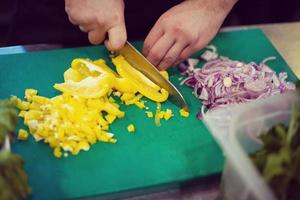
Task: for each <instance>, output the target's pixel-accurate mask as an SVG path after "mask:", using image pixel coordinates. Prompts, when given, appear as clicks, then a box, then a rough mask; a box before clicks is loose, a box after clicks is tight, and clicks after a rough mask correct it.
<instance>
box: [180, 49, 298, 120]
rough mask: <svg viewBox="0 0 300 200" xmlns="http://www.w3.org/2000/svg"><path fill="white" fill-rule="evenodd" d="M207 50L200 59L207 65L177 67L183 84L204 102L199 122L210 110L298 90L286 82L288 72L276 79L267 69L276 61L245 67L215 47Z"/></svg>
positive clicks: (192, 62)
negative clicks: (190, 88) (268, 64)
mask: <svg viewBox="0 0 300 200" xmlns="http://www.w3.org/2000/svg"><path fill="white" fill-rule="evenodd" d="M207 48H208V50H206V51H205V52H204V53H203V54H202V55H201V56H200V59H203V60H205V61H206V63H205V64H204V65H203V67H202V68H196V65H197V64H198V62H199V61H200V59H193V58H189V59H187V60H186V61H184V62H182V63H180V64H179V65H178V69H179V71H180V72H181V73H182V74H183V75H186V76H187V78H185V79H184V80H183V81H182V82H181V84H186V85H187V86H189V87H192V88H193V89H194V92H193V93H194V95H195V96H196V97H197V98H199V99H200V100H202V107H201V111H200V112H199V113H198V115H197V117H198V118H199V119H202V116H203V114H204V113H205V112H206V111H207V110H213V109H216V108H220V107H224V106H226V105H228V104H237V103H243V102H249V101H252V100H255V99H260V98H264V97H267V96H271V95H275V94H280V93H284V92H286V91H289V90H294V89H295V84H294V83H291V82H287V81H286V79H287V73H286V72H281V73H279V74H278V75H277V74H276V72H275V71H273V70H272V69H271V68H270V67H269V66H267V64H266V63H267V61H270V60H273V59H275V57H269V58H266V59H265V60H263V61H262V62H261V63H259V64H257V63H255V62H250V63H245V62H241V61H236V60H231V59H229V58H226V57H222V56H219V55H218V53H217V51H216V48H215V47H214V46H208V47H207Z"/></svg>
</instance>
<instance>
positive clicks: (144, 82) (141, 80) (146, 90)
mask: <svg viewBox="0 0 300 200" xmlns="http://www.w3.org/2000/svg"><path fill="white" fill-rule="evenodd" d="M112 60H113V63H114V64H115V66H116V69H117V71H118V73H119V74H120V75H121V76H122V77H124V78H128V79H130V80H131V81H132V83H133V84H134V85H135V87H136V88H137V89H138V91H139V92H140V93H141V94H142V95H144V96H146V97H147V98H149V99H151V100H153V101H155V102H163V101H166V100H167V99H168V96H169V93H168V92H167V91H166V90H165V89H163V88H160V87H159V86H157V85H156V84H155V83H153V82H152V81H150V80H149V79H148V78H147V77H145V76H144V75H143V74H141V73H140V72H139V71H137V70H135V69H134V68H133V67H131V66H130V64H129V63H128V62H127V61H126V60H125V59H124V57H122V56H117V57H115V58H113V59H112Z"/></svg>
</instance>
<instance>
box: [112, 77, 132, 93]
mask: <svg viewBox="0 0 300 200" xmlns="http://www.w3.org/2000/svg"><path fill="white" fill-rule="evenodd" d="M114 89H116V90H118V91H120V92H126V93H133V94H134V93H136V92H137V88H136V87H135V85H134V84H132V82H131V80H130V79H128V78H122V77H121V78H117V79H116V82H115V85H114Z"/></svg>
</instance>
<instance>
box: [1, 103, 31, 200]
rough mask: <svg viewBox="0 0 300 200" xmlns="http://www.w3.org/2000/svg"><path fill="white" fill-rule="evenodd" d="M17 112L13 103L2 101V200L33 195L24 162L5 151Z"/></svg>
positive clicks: (13, 129)
mask: <svg viewBox="0 0 300 200" xmlns="http://www.w3.org/2000/svg"><path fill="white" fill-rule="evenodd" d="M16 121H17V111H16V110H15V108H14V103H13V102H11V101H8V100H6V101H4V100H3V101H1V100H0V199H1V200H18V199H24V198H26V197H27V196H28V195H29V194H30V193H31V188H30V187H29V186H28V183H27V179H28V178H27V175H26V173H25V172H24V170H23V164H24V160H23V159H22V158H21V157H20V156H19V155H17V154H14V153H12V152H10V151H9V150H7V149H4V146H3V144H4V141H5V138H6V137H7V136H9V138H10V139H12V136H13V133H14V131H15V128H16Z"/></svg>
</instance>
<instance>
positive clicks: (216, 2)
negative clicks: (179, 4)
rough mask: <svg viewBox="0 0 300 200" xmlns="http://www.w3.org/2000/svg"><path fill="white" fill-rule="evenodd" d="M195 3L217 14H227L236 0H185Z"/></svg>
mask: <svg viewBox="0 0 300 200" xmlns="http://www.w3.org/2000/svg"><path fill="white" fill-rule="evenodd" d="M185 1H191V2H195V3H196V4H197V5H198V6H199V7H202V8H203V7H207V8H209V9H212V10H216V11H218V12H224V13H226V14H227V13H229V12H230V10H231V9H232V7H233V6H234V5H235V3H236V2H238V0H185Z"/></svg>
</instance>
